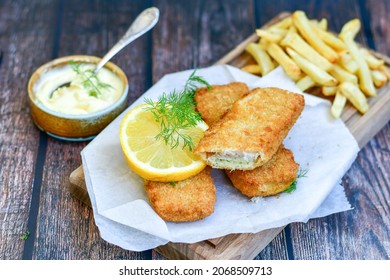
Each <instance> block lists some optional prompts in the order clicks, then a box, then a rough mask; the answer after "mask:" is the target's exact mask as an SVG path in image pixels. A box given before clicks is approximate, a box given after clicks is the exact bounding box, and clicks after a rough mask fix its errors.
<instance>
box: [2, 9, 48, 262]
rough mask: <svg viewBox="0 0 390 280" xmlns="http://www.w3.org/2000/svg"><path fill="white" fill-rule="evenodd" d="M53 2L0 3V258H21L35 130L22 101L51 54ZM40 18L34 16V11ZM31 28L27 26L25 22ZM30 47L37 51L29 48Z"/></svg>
mask: <svg viewBox="0 0 390 280" xmlns="http://www.w3.org/2000/svg"><path fill="white" fill-rule="evenodd" d="M54 5H55V3H53V1H40V2H31V1H19V2H18V3H15V1H1V3H0V14H1V15H0V48H1V51H2V61H1V63H0V88H1V91H0V161H1V168H0V259H21V258H22V256H23V250H24V241H23V240H21V239H20V237H21V236H22V234H23V233H25V232H26V230H28V229H27V222H28V216H29V209H30V202H31V194H32V185H33V179H34V169H35V159H36V157H37V150H38V144H39V131H38V130H37V129H36V128H35V126H34V125H33V123H32V121H31V118H30V112H29V109H28V102H27V88H26V85H27V81H28V79H29V76H30V75H31V74H32V71H34V68H35V67H36V66H37V65H39V64H41V63H42V62H44V61H45V60H47V59H48V58H49V57H50V55H51V48H52V45H51V42H52V36H53V34H52V32H45V30H46V31H47V30H48V28H49V27H50V26H52V24H53V22H54V18H53V17H54V14H53V13H52V11H53V9H54ZM41 13H43V14H45V15H46V16H45V17H44V18H40V14H41ZM32 22H33V23H34V24H35V26H34V27H35V28H34V29H31V28H30V26H31V23H32ZM34 49H39V50H40V51H39V52H35V51H34Z"/></svg>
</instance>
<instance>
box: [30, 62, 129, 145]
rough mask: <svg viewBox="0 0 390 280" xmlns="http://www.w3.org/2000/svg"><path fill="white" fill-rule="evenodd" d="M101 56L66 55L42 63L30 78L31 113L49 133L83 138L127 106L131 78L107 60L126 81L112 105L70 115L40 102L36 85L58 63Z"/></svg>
mask: <svg viewBox="0 0 390 280" xmlns="http://www.w3.org/2000/svg"><path fill="white" fill-rule="evenodd" d="M100 59H101V58H99V57H95V56H87V55H73V56H66V57H61V58H58V59H55V60H53V61H50V62H48V63H46V64H44V65H42V66H41V67H39V68H38V69H37V70H36V71H35V72H34V73H33V74H32V76H31V78H30V80H29V82H28V97H29V104H30V109H31V116H32V119H33V121H34V123H35V124H36V126H37V127H38V128H39V129H40V130H42V131H44V132H46V133H47V134H48V135H50V136H53V137H55V138H59V139H62V140H69V141H84V140H90V139H92V138H94V137H95V136H96V135H97V134H99V132H100V131H102V130H103V128H105V127H106V126H107V125H108V124H109V123H110V122H111V121H113V120H114V119H115V118H116V117H117V116H118V115H119V114H120V113H121V112H122V111H123V110H124V109H125V107H126V100H127V94H128V88H129V87H128V81H127V77H126V75H125V73H124V72H123V71H122V70H121V69H120V68H119V67H118V66H116V65H115V64H114V63H112V62H108V63H106V65H105V66H104V67H105V68H106V69H108V70H110V71H112V72H113V73H115V74H116V75H117V76H118V77H119V78H120V79H121V80H122V82H123V85H124V90H123V92H122V94H121V96H120V98H119V99H118V100H117V101H116V102H115V103H114V104H112V105H110V106H109V107H107V108H105V109H102V110H100V111H97V112H94V113H90V114H85V115H71V114H64V113H59V112H55V111H53V110H50V109H48V108H47V107H45V106H44V105H42V104H40V103H39V102H37V99H36V96H35V92H34V86H35V84H36V83H37V81H39V79H40V77H41V76H42V75H43V74H44V73H46V72H48V71H49V70H52V69H54V68H56V67H61V66H64V65H66V64H68V63H69V62H70V61H74V62H83V63H93V64H97V63H98V62H99V61H100Z"/></svg>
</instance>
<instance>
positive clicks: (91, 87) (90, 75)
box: [69, 60, 111, 98]
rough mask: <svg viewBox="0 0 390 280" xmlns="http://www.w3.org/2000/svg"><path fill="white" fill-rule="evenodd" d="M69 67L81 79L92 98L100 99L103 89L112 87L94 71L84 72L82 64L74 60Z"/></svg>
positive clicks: (87, 70)
mask: <svg viewBox="0 0 390 280" xmlns="http://www.w3.org/2000/svg"><path fill="white" fill-rule="evenodd" d="M69 65H70V67H71V68H72V70H73V71H74V72H75V73H76V74H77V76H78V77H80V79H81V80H82V82H81V83H82V85H83V87H85V88H86V89H87V90H88V94H89V95H90V96H93V97H96V98H98V97H99V96H100V95H101V94H102V92H101V90H102V89H107V88H110V87H111V86H110V85H109V84H106V83H103V82H101V81H100V80H99V78H98V76H97V73H95V72H94V71H93V70H92V69H86V70H83V69H81V64H79V63H76V62H74V61H73V60H71V61H69Z"/></svg>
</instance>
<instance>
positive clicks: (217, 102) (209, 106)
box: [195, 82, 249, 126]
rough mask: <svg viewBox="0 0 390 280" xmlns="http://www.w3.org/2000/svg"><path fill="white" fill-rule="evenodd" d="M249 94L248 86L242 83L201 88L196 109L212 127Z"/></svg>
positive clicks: (197, 93)
mask: <svg viewBox="0 0 390 280" xmlns="http://www.w3.org/2000/svg"><path fill="white" fill-rule="evenodd" d="M248 93H249V89H248V86H247V85H246V84H244V83H241V82H232V83H229V84H226V85H213V86H212V88H211V89H208V88H206V87H204V88H200V89H198V90H197V91H196V93H195V102H196V109H197V110H198V112H199V113H200V115H201V116H202V119H203V120H204V121H205V122H206V123H207V124H208V125H209V126H210V125H211V124H213V123H215V122H216V121H219V120H220V119H221V118H222V116H223V115H224V114H225V113H226V112H227V111H228V110H229V109H230V108H231V107H232V106H233V103H234V102H236V101H237V100H238V99H240V98H242V97H243V96H245V95H246V94H248Z"/></svg>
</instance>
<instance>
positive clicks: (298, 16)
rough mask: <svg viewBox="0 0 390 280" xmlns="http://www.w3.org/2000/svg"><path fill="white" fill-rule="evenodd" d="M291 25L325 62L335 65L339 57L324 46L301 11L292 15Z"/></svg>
mask: <svg viewBox="0 0 390 280" xmlns="http://www.w3.org/2000/svg"><path fill="white" fill-rule="evenodd" d="M292 19H293V23H294V25H295V26H296V27H297V29H298V31H299V32H300V33H301V34H302V37H303V38H305V39H306V41H307V42H308V43H309V44H310V45H311V46H312V47H313V48H314V49H315V50H317V52H319V53H320V54H321V55H322V56H324V57H325V58H326V59H327V60H329V61H330V62H332V63H335V62H336V61H337V60H338V59H339V56H338V54H337V53H336V51H334V50H333V49H332V48H331V47H329V46H328V45H326V44H325V43H324V42H323V41H322V39H321V38H320V37H319V36H318V35H317V33H316V32H315V31H314V28H313V27H312V25H311V24H310V22H309V20H308V19H307V17H306V14H305V13H304V12H303V11H296V12H294V13H293V15H292Z"/></svg>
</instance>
